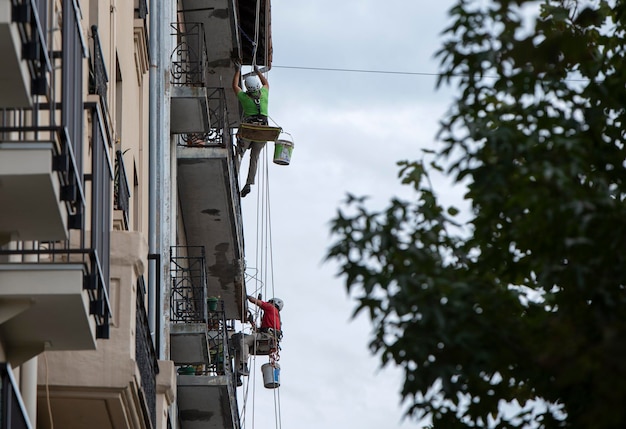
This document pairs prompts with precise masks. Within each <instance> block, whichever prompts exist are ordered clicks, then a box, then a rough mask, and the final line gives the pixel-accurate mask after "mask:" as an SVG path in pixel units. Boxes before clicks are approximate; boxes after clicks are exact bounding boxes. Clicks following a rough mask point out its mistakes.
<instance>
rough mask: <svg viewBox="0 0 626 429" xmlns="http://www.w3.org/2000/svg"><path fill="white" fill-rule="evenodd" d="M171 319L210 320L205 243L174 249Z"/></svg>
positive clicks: (179, 320)
mask: <svg viewBox="0 0 626 429" xmlns="http://www.w3.org/2000/svg"><path fill="white" fill-rule="evenodd" d="M171 279H172V290H171V295H170V312H171V313H170V320H171V321H172V322H174V323H193V322H206V320H207V310H206V286H207V275H206V255H205V252H204V246H173V247H172V248H171Z"/></svg>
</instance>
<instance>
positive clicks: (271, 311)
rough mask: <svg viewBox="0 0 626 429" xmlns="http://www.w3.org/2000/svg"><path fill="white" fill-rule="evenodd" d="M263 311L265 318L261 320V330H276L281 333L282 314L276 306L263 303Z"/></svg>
mask: <svg viewBox="0 0 626 429" xmlns="http://www.w3.org/2000/svg"><path fill="white" fill-rule="evenodd" d="M259 307H261V310H263V318H262V319H261V328H274V329H276V330H278V331H280V312H279V311H278V308H276V307H274V304H270V303H269V302H265V301H261V305H259Z"/></svg>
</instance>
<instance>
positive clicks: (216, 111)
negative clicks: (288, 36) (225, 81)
mask: <svg viewBox="0 0 626 429" xmlns="http://www.w3.org/2000/svg"><path fill="white" fill-rule="evenodd" d="M206 90H207V102H208V106H209V123H208V128H209V131H208V132H207V133H194V134H178V140H177V142H176V143H177V145H179V146H220V147H225V146H226V144H227V143H228V142H229V136H228V134H229V128H228V120H227V118H228V110H227V105H226V94H225V92H224V88H212V87H211V88H207V89H206Z"/></svg>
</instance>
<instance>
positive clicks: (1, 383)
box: [0, 362, 31, 429]
mask: <svg viewBox="0 0 626 429" xmlns="http://www.w3.org/2000/svg"><path fill="white" fill-rule="evenodd" d="M19 392H20V390H19V387H18V385H17V383H16V381H15V379H14V378H13V372H12V370H11V365H9V364H8V363H6V362H0V428H3V429H4V428H11V429H30V427H31V425H30V421H29V419H28V415H27V413H26V408H25V407H24V403H23V402H22V397H21V396H20V393H19Z"/></svg>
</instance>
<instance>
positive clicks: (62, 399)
mask: <svg viewBox="0 0 626 429" xmlns="http://www.w3.org/2000/svg"><path fill="white" fill-rule="evenodd" d="M111 241H112V246H111V296H112V299H113V300H114V302H115V303H116V305H115V306H114V307H113V314H112V316H111V317H112V319H113V323H112V327H111V331H110V338H109V339H107V340H106V341H98V343H97V346H98V347H97V350H83V351H76V352H57V353H46V357H45V359H43V358H40V359H39V383H40V384H39V386H38V401H37V412H38V415H39V416H48V415H49V413H51V414H52V420H53V423H54V427H55V428H64V429H81V428H85V427H89V428H91V429H122V428H124V429H125V428H129V427H137V428H140V427H141V428H151V427H152V428H154V427H157V425H156V422H157V421H158V419H160V416H161V415H162V413H163V409H158V408H157V407H158V405H157V404H158V403H159V402H160V403H163V401H159V400H157V397H158V395H160V394H163V393H162V392H163V391H164V390H172V391H173V385H168V382H167V381H168V380H172V381H171V382H172V383H173V382H174V380H175V373H174V367H173V366H168V365H164V363H166V362H163V361H160V362H159V361H157V356H156V353H155V349H154V347H153V343H152V338H151V335H150V328H149V324H148V318H147V315H146V310H145V295H146V291H145V286H144V281H143V275H142V274H141V273H142V271H143V270H145V267H146V266H147V253H148V245H147V243H146V242H145V239H144V238H143V236H142V235H141V234H140V233H138V232H128V231H114V232H113V233H112V236H111ZM68 332H74V331H73V329H68ZM168 370H169V371H168ZM44 381H45V382H47V385H44ZM164 382H165V383H164ZM171 395H172V393H171V392H170V397H171ZM48 401H49V402H48ZM165 406H167V404H166V405H165ZM48 407H50V408H48ZM38 427H39V428H40V429H48V428H51V427H52V425H51V423H50V419H49V418H47V417H46V418H41V419H38Z"/></svg>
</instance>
